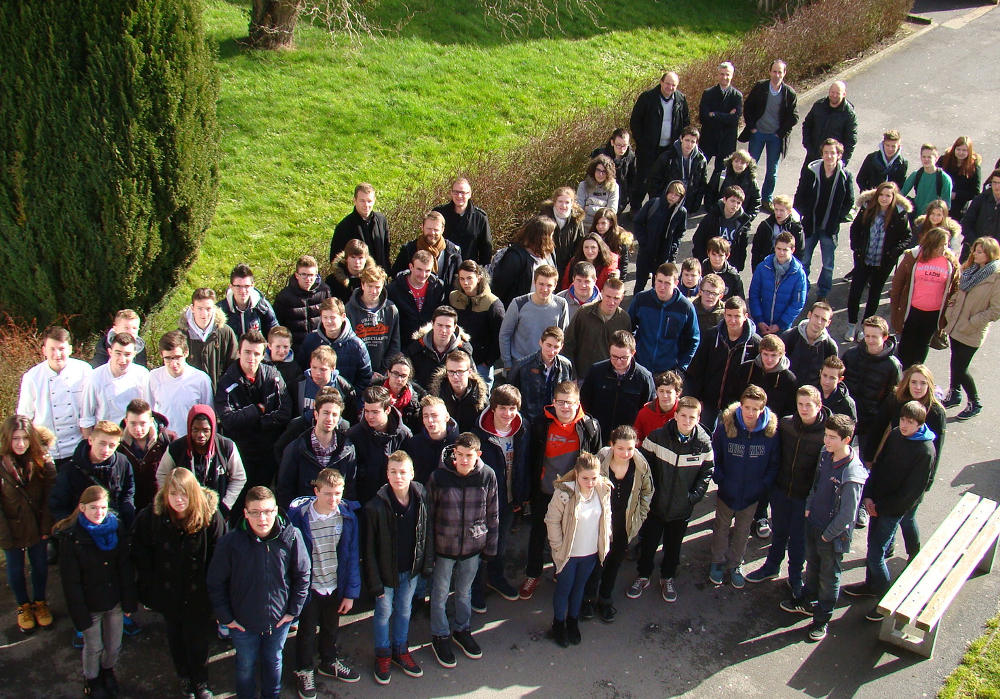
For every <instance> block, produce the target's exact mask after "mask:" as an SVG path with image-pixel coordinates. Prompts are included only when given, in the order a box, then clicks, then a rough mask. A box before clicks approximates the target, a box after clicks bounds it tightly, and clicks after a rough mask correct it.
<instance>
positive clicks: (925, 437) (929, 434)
mask: <svg viewBox="0 0 1000 699" xmlns="http://www.w3.org/2000/svg"><path fill="white" fill-rule="evenodd" d="M936 438H937V435H936V434H934V430H932V429H931V428H930V427H928V426H927V423H926V422H925V423H924V424H922V425H921V426H920V427H919V428H918V429H917V431H916V432H914V433H913V434H911V435H910V436H909V437H907V439H909V440H910V441H912V442H933V441H934V440H935V439H936Z"/></svg>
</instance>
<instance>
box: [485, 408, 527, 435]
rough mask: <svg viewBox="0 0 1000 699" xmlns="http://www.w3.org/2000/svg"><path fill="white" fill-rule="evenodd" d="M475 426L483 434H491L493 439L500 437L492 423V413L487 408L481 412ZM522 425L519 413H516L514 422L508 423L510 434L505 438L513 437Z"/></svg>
mask: <svg viewBox="0 0 1000 699" xmlns="http://www.w3.org/2000/svg"><path fill="white" fill-rule="evenodd" d="M477 424H478V425H479V429H481V430H482V431H483V432H486V433H487V434H491V435H493V436H494V437H499V436H500V435H499V434H498V433H497V428H496V425H495V424H494V422H493V411H492V410H490V409H489V408H484V409H483V412H481V413H479V418H478V420H477ZM523 424H524V423H523V421H522V420H521V413H520V412H518V413H517V415H515V416H514V420H513V421H512V422H511V423H510V434H509V435H507V436H508V437H513V436H514V435H516V434H517V433H518V432H520V431H521V426H522V425H523Z"/></svg>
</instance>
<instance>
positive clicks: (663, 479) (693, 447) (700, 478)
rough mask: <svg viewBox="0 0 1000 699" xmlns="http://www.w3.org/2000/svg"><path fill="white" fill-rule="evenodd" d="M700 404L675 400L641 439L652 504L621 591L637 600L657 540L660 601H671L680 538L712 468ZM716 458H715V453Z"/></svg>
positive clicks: (709, 441) (674, 598)
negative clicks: (673, 409) (672, 410)
mask: <svg viewBox="0 0 1000 699" xmlns="http://www.w3.org/2000/svg"><path fill="white" fill-rule="evenodd" d="M700 418H701V402H700V401H698V399H696V398H692V397H691V396H684V397H683V398H681V399H680V400H678V401H677V413H676V415H675V416H674V418H673V419H672V420H670V421H669V422H668V423H667V424H666V425H664V426H663V427H661V428H659V429H656V430H653V431H652V432H651V433H650V434H649V436H647V437H646V438H645V439H644V440H643V442H642V454H643V456H645V457H646V461H648V462H649V469H650V472H651V474H652V476H653V502H652V504H651V505H650V508H649V516H648V517H647V518H646V522H645V523H644V524H643V526H642V531H641V534H642V537H641V539H640V549H639V562H638V564H637V566H636V570H637V572H638V576H637V577H636V579H635V580H634V581H633V582H632V585H631V587H629V589H628V592H627V593H626V595H627V596H628V597H629V599H638V597H639V596H640V595H641V594H642V591H643V590H645V589H646V588H647V587H649V576H650V575H652V573H653V557H654V556H655V555H656V548H657V547H658V546H659V545H660V542H661V541H662V542H663V560H662V561H661V562H660V594H661V596H662V597H663V600H664V601H665V602H676V601H677V588H676V587H675V585H674V577H675V576H676V574H677V565H678V563H680V554H681V542H683V541H684V533H685V532H686V531H687V526H688V520H690V519H691V512H692V511H693V510H694V506H695V505H696V504H698V503H699V502H701V499H702V498H704V497H705V493H707V492H708V486H709V483H710V481H711V479H712V472H713V470H714V469H715V458H716V457H715V455H714V453H713V451H712V437H711V436H710V435H709V433H708V431H707V430H706V429H705V428H704V427H702V426H701V425H699V424H698V421H699V419H700ZM720 458H721V456H720Z"/></svg>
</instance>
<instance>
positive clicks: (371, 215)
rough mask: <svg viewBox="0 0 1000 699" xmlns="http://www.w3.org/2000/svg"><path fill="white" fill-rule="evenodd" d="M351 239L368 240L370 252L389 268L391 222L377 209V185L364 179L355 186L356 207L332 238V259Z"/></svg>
mask: <svg viewBox="0 0 1000 699" xmlns="http://www.w3.org/2000/svg"><path fill="white" fill-rule="evenodd" d="M350 240H361V241H364V243H365V245H367V246H368V252H369V254H370V255H371V256H372V258H373V259H374V260H375V264H377V265H378V266H379V267H381V268H382V269H389V222H388V221H387V220H386V218H385V214H383V213H382V212H380V211H375V188H374V187H372V186H371V185H370V184H368V183H367V182H362V183H361V184H359V185H357V186H356V187H355V188H354V208H353V209H352V210H351V213H349V214H347V216H345V217H344V218H342V219H340V221H339V222H338V223H337V226H336V228H334V229H333V237H332V238H331V239H330V261H331V262H333V260H334V259H335V258H336V257H337V254H338V253H340V252H341V251H343V250H344V248H346V247H347V243H348V241H350Z"/></svg>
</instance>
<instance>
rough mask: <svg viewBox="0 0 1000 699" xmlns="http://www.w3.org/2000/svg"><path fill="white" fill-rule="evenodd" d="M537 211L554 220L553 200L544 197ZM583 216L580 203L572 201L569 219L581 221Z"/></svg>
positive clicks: (595, 183)
mask: <svg viewBox="0 0 1000 699" xmlns="http://www.w3.org/2000/svg"><path fill="white" fill-rule="evenodd" d="M612 160H614V158H612ZM594 186H595V187H596V186H597V182H594ZM538 212H539V213H542V214H545V215H546V216H551V217H552V220H553V221H555V219H556V209H555V202H554V201H552V200H551V199H546V200H545V201H543V202H542V205H541V206H540V207H538ZM583 217H584V211H583V209H582V208H580V205H579V204H577V203H576V202H575V201H574V202H573V208H571V209H570V211H569V220H571V221H577V222H579V223H583Z"/></svg>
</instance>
